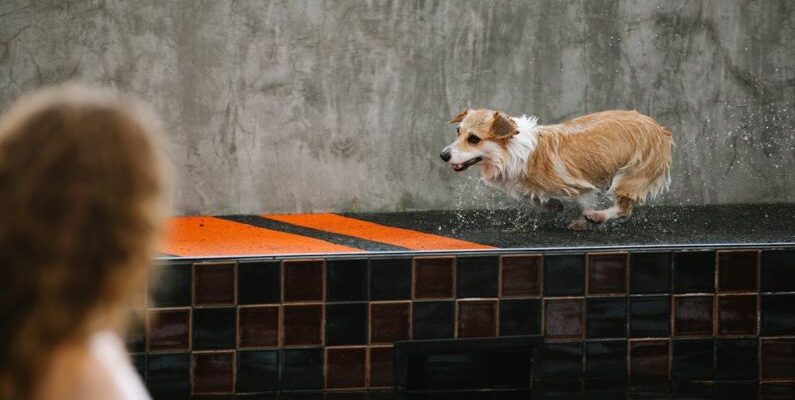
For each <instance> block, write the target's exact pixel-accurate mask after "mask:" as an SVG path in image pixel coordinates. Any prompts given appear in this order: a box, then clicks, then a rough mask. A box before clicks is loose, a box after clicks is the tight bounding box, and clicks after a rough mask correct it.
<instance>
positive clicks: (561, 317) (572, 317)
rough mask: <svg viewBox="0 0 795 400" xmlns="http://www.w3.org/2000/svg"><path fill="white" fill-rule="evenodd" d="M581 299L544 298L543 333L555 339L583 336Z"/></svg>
mask: <svg viewBox="0 0 795 400" xmlns="http://www.w3.org/2000/svg"><path fill="white" fill-rule="evenodd" d="M583 303H584V301H583V299H545V300H544V335H545V336H546V337H549V338H555V339H573V338H580V337H582V336H583V333H584V332H583V331H584V329H583V316H584V312H585V310H584V304H583Z"/></svg>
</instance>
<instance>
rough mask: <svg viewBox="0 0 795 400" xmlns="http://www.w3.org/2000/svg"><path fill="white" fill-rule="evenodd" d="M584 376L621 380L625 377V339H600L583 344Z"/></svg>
mask: <svg viewBox="0 0 795 400" xmlns="http://www.w3.org/2000/svg"><path fill="white" fill-rule="evenodd" d="M585 360H586V362H585V378H586V379H588V380H607V381H623V380H626V379H627V341H626V340H616V341H600V342H589V343H586V344H585Z"/></svg>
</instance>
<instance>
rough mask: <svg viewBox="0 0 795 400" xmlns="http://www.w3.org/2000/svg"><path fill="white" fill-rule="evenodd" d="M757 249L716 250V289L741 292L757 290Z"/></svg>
mask: <svg viewBox="0 0 795 400" xmlns="http://www.w3.org/2000/svg"><path fill="white" fill-rule="evenodd" d="M757 257H758V252H757V251H719V252H718V290H719V291H721V292H743V291H756V290H757V284H756V283H757V268H756V264H757Z"/></svg>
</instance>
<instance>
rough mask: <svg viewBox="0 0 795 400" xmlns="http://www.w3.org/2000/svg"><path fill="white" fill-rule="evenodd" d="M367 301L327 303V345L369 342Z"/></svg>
mask: <svg viewBox="0 0 795 400" xmlns="http://www.w3.org/2000/svg"><path fill="white" fill-rule="evenodd" d="M367 313H368V309H367V303H365V302H362V303H344V304H326V345H327V346H339V345H352V344H367V323H368V322H367V320H368V318H367Z"/></svg>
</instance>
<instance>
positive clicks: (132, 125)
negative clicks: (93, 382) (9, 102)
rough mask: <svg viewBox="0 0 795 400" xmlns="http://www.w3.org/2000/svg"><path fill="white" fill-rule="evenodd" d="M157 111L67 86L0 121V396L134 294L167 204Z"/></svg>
mask: <svg viewBox="0 0 795 400" xmlns="http://www.w3.org/2000/svg"><path fill="white" fill-rule="evenodd" d="M159 131H160V129H159V125H158V124H157V120H156V119H155V118H153V116H152V114H150V113H148V112H147V111H146V110H145V109H144V108H142V106H141V105H140V104H138V103H136V102H134V101H132V100H129V99H125V98H123V97H120V96H118V95H117V94H114V93H113V92H109V91H103V90H99V89H90V88H86V87H81V86H75V85H67V86H60V87H56V88H52V89H46V90H43V91H40V92H38V93H37V94H34V95H33V96H30V97H28V98H25V99H23V100H21V101H19V102H18V103H17V104H16V105H15V106H13V107H12V109H11V110H10V111H9V112H8V113H7V114H6V115H5V117H3V119H2V120H0V210H2V211H0V212H2V217H0V398H2V399H24V398H28V397H30V396H31V395H33V393H34V389H35V385H36V382H37V381H38V380H39V379H41V377H42V373H44V371H45V369H46V367H47V363H48V362H49V361H50V356H51V355H52V353H53V351H54V350H56V348H58V347H59V346H61V345H64V344H66V343H76V342H79V341H80V340H82V339H85V338H87V336H88V335H90V334H91V332H92V331H95V330H97V329H105V328H112V329H122V328H123V327H124V322H125V321H126V320H127V319H128V317H129V316H130V310H131V306H132V305H142V304H143V302H142V301H143V298H144V297H145V287H146V279H147V277H148V275H149V271H150V263H151V259H152V257H153V256H154V255H155V252H156V250H157V249H156V247H157V245H158V238H159V237H160V230H161V226H162V221H163V218H164V217H165V215H166V213H167V199H166V193H167V189H168V183H169V182H168V179H167V178H168V174H166V173H165V172H167V169H166V162H165V158H164V157H163V155H162V153H161V151H162V147H161V146H160V145H159V141H158V136H159V134H160V132H159Z"/></svg>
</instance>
